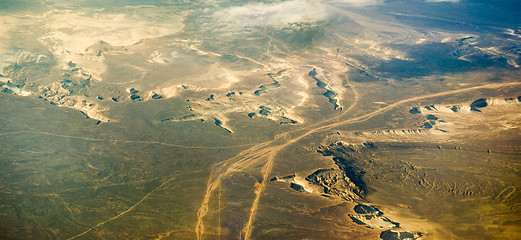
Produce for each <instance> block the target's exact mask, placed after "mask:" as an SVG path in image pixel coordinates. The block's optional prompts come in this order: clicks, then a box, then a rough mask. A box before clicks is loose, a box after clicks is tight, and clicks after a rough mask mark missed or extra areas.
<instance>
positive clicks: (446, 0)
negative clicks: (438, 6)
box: [426, 0, 459, 2]
mask: <svg viewBox="0 0 521 240" xmlns="http://www.w3.org/2000/svg"><path fill="white" fill-rule="evenodd" d="M426 1H427V2H459V0H426Z"/></svg>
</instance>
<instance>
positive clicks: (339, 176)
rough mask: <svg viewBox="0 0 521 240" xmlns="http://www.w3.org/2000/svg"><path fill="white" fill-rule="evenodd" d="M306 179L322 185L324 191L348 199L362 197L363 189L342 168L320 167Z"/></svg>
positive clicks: (352, 199)
mask: <svg viewBox="0 0 521 240" xmlns="http://www.w3.org/2000/svg"><path fill="white" fill-rule="evenodd" d="M306 180H307V181H309V182H311V183H313V184H315V185H319V186H322V187H323V188H324V193H326V194H329V195H334V196H338V197H341V198H343V199H345V200H348V201H354V200H358V199H361V198H362V196H363V195H364V193H363V191H362V190H361V189H360V188H359V187H358V186H357V185H356V184H355V183H354V182H353V181H351V179H350V178H349V177H348V176H347V175H346V173H345V172H343V171H341V170H334V169H319V170H317V171H315V172H314V173H312V174H311V175H309V176H307V177H306Z"/></svg>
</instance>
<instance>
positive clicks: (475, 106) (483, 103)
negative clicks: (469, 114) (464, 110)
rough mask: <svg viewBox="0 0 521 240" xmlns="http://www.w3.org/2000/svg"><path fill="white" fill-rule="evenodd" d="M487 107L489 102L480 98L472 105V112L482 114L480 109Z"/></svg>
mask: <svg viewBox="0 0 521 240" xmlns="http://www.w3.org/2000/svg"><path fill="white" fill-rule="evenodd" d="M487 105H488V104H487V100H486V99H484V98H480V99H478V100H476V101H474V102H472V103H471V104H470V110H471V111H476V112H481V111H480V110H479V109H478V108H484V107H486V106H487Z"/></svg>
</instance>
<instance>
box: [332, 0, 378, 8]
mask: <svg viewBox="0 0 521 240" xmlns="http://www.w3.org/2000/svg"><path fill="white" fill-rule="evenodd" d="M330 2H333V3H342V4H348V5H351V6H356V7H365V6H370V5H377V4H381V3H383V0H331V1H330Z"/></svg>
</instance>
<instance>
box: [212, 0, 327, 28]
mask: <svg viewBox="0 0 521 240" xmlns="http://www.w3.org/2000/svg"><path fill="white" fill-rule="evenodd" d="M214 17H216V18H217V19H219V20H220V21H222V22H223V23H225V24H227V25H229V24H233V25H235V26H239V27H245V26H285V25H288V24H292V23H313V22H318V21H322V20H325V19H327V17H328V13H327V10H326V6H325V5H324V4H323V3H322V2H320V1H305V0H292V1H286V2H281V3H276V4H264V3H258V4H249V5H245V6H238V7H231V8H228V9H225V10H223V11H220V12H217V13H215V14H214Z"/></svg>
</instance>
